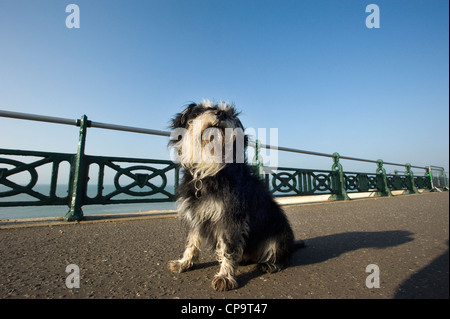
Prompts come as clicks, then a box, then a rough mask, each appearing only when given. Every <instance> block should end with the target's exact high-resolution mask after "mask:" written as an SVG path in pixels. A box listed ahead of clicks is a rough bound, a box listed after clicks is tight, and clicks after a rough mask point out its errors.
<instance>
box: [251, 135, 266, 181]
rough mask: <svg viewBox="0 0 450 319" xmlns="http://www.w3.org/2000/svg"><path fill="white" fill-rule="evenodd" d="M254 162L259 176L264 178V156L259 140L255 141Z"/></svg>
mask: <svg viewBox="0 0 450 319" xmlns="http://www.w3.org/2000/svg"><path fill="white" fill-rule="evenodd" d="M252 164H253V165H254V166H255V168H256V170H257V172H258V175H259V177H260V178H261V179H264V170H263V158H262V156H261V146H260V143H259V140H256V143H255V156H253V160H252Z"/></svg>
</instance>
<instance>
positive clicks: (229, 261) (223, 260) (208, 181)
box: [169, 101, 294, 291]
mask: <svg viewBox="0 0 450 319" xmlns="http://www.w3.org/2000/svg"><path fill="white" fill-rule="evenodd" d="M194 121H197V122H195V123H194ZM199 121H201V122H199ZM194 124H197V125H199V124H201V125H199V126H198V127H199V129H198V130H197V131H196V132H195V129H194ZM171 126H172V128H173V129H174V130H175V129H183V130H185V132H186V134H184V135H183V136H182V137H181V138H180V136H179V135H178V133H177V134H175V135H173V136H171V141H170V142H169V146H170V147H173V148H175V150H176V151H177V155H178V156H179V161H180V165H181V166H182V167H183V168H184V176H183V179H182V182H181V183H180V186H179V187H178V189H177V196H178V199H177V203H178V212H179V215H180V217H181V218H182V220H183V221H185V222H186V224H187V226H188V227H189V234H188V238H187V244H186V249H185V251H184V254H183V257H182V258H181V259H179V260H174V261H171V262H169V269H170V270H171V271H172V272H174V273H181V272H184V271H187V270H189V269H190V268H192V266H193V265H194V262H195V261H196V260H197V259H198V256H199V251H200V245H201V242H205V243H208V244H209V245H210V246H212V247H213V248H215V249H216V253H217V258H218V260H219V263H220V270H219V272H218V273H217V274H216V275H215V277H214V280H213V281H212V287H213V288H214V289H215V290H218V291H225V290H229V289H233V288H236V287H237V286H238V285H237V282H236V279H235V272H236V268H237V266H238V263H256V264H258V268H259V269H260V270H262V271H264V272H275V271H278V270H279V269H280V268H281V267H283V266H284V265H285V264H286V263H287V261H288V260H289V257H290V255H291V253H292V251H293V249H294V235H293V232H292V229H291V227H290V225H289V222H288V220H287V218H286V216H285V214H284V212H283V211H282V209H281V208H280V207H279V206H278V204H277V203H276V202H275V201H274V199H273V197H272V194H271V193H270V191H269V190H268V188H267V186H266V185H265V184H264V182H263V181H261V179H260V178H259V176H258V174H257V173H256V172H255V170H254V169H253V168H252V167H250V166H249V165H248V164H247V163H246V161H245V159H244V160H239V156H238V155H239V152H240V151H242V152H244V149H240V148H245V147H246V144H247V143H246V138H244V140H245V141H244V143H239V142H238V141H237V140H238V139H239V137H236V136H232V138H229V137H230V136H228V137H227V134H226V130H227V129H228V130H229V129H233V130H236V129H238V130H239V129H240V130H242V132H243V126H242V124H241V122H240V120H239V119H238V113H237V112H236V110H235V108H234V106H230V105H227V104H216V105H214V104H212V103H211V102H209V101H206V102H203V103H201V104H191V105H189V106H188V107H187V108H186V109H185V110H184V111H183V112H181V113H179V114H177V115H176V116H175V118H174V119H173V120H172V125H171ZM210 128H214V129H215V130H216V131H215V132H214V134H215V135H214V138H212V139H208V138H207V139H205V138H204V137H203V138H202V137H201V136H197V135H198V134H203V133H204V132H206V130H208V129H210ZM194 140H197V141H199V142H196V141H194ZM213 140H215V142H216V143H220V144H219V146H220V147H223V149H225V148H226V145H225V144H226V143H232V144H233V147H232V148H230V147H228V148H227V149H228V150H230V149H232V150H233V152H234V154H233V157H232V161H230V160H228V161H225V156H226V154H224V153H222V154H221V156H222V157H221V159H222V160H220V161H217V157H216V160H215V161H212V160H211V158H208V157H209V156H210V155H211V156H213V155H214V154H212V151H211V147H209V149H208V151H206V152H201V153H202V154H201V155H202V156H197V160H196V161H194V160H193V159H194V158H195V155H198V153H199V151H202V150H203V149H204V148H205V147H207V143H208V142H211V141H213ZM196 144H197V147H199V148H200V149H197V150H195V149H194V148H195V145H196ZM216 146H217V144H216ZM214 150H215V152H217V149H214ZM219 153H220V152H219ZM241 154H242V153H241ZM216 155H217V154H216ZM228 155H229V154H228Z"/></svg>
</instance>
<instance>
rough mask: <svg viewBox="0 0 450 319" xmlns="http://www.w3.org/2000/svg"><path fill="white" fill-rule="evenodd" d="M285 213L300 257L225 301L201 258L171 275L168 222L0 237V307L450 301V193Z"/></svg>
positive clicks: (252, 278)
mask: <svg viewBox="0 0 450 319" xmlns="http://www.w3.org/2000/svg"><path fill="white" fill-rule="evenodd" d="M284 210H285V211H286V214H287V216H288V218H289V220H290V222H291V225H292V228H293V230H294V233H295V236H296V239H297V240H304V241H305V244H306V247H305V248H302V249H299V250H298V251H296V252H295V254H294V255H293V258H292V260H291V262H290V265H289V267H287V268H286V269H283V270H282V271H280V272H278V273H274V274H263V273H260V272H259V271H257V270H256V269H255V267H254V265H247V266H241V267H239V269H238V272H237V280H238V283H239V288H238V289H235V290H231V291H227V292H216V291H214V290H213V289H212V288H211V281H212V279H213V277H214V275H215V273H216V272H217V271H218V263H217V262H216V261H215V257H214V254H213V252H211V251H208V250H207V249H205V250H204V251H202V253H201V255H200V261H199V263H198V264H197V265H196V266H195V268H194V269H193V270H191V271H189V272H186V273H182V274H176V275H175V274H172V273H170V272H169V271H168V269H167V263H168V261H169V260H172V259H176V258H179V257H181V254H182V252H183V248H184V243H185V238H186V230H185V229H184V227H183V224H182V223H181V222H180V220H179V219H178V218H177V217H175V216H174V215H170V214H169V215H164V214H162V215H158V216H151V217H148V218H136V219H134V218H127V219H120V218H117V219H112V220H95V222H93V221H92V220H91V221H90V220H87V221H82V222H80V223H65V224H45V223H41V224H40V225H39V226H38V227H13V228H8V229H0V256H1V258H0V298H150V299H160V298H164V299H186V298H213V299H222V298H227V299H235V298H239V299H247V298H251V299H272V298H276V299H278V298H279V299H298V298H318V299H323V298H333V299H334V298H337V299H341V298H345V299H347V298H350V299H360V298H363V299H366V298H381V299H385V298H387V299H391V298H447V299H448V298H449V255H448V251H449V250H448V249H449V235H448V233H449V193H448V192H443V193H424V194H419V195H401V196H394V197H390V198H369V199H358V200H352V201H346V202H326V203H316V204H301V205H291V206H284ZM68 266H69V268H67V267H68ZM74 267H75V268H74ZM66 270H67V271H68V272H66ZM77 270H79V271H77ZM77 274H79V288H76V287H72V288H68V286H71V285H72V286H73V284H74V283H76V282H77V280H76V278H75V277H74V276H75V275H77ZM377 287H379V288H377Z"/></svg>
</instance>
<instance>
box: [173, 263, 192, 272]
mask: <svg viewBox="0 0 450 319" xmlns="http://www.w3.org/2000/svg"><path fill="white" fill-rule="evenodd" d="M192 266H193V263H189V262H185V261H182V260H172V261H169V270H170V271H171V272H173V273H174V274H179V273H182V272H185V271H187V270H189V269H191V268H192Z"/></svg>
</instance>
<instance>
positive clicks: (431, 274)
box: [395, 240, 449, 299]
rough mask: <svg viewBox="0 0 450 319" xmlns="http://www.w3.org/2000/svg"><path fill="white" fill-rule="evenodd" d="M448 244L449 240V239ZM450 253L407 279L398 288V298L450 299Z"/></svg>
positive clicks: (396, 296) (446, 253)
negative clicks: (449, 273)
mask: <svg viewBox="0 0 450 319" xmlns="http://www.w3.org/2000/svg"><path fill="white" fill-rule="evenodd" d="M447 246H448V240H447ZM448 260H449V253H448V249H447V251H446V252H445V253H443V254H442V255H440V256H439V257H437V258H436V259H434V260H433V261H432V262H431V263H430V264H429V265H427V266H426V267H424V268H423V269H421V270H420V271H419V272H417V273H415V274H413V275H412V276H411V277H409V278H408V279H407V280H405V281H404V282H403V283H402V284H401V285H400V286H399V288H398V289H397V292H396V293H395V298H398V299H417V298H420V299H448V298H449V290H448V288H449V286H448V285H449V275H448V272H449V262H448Z"/></svg>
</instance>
